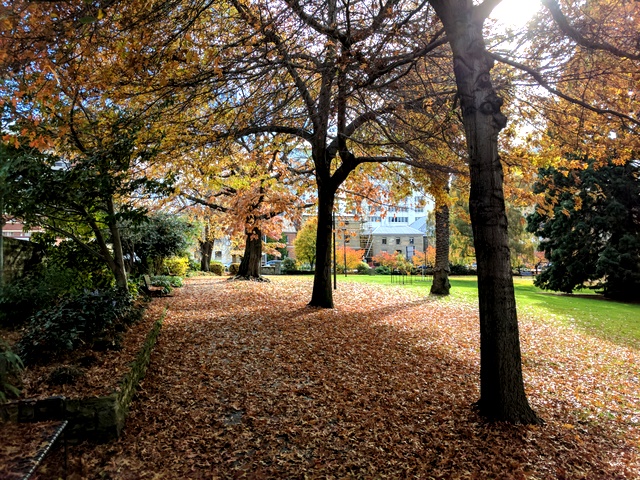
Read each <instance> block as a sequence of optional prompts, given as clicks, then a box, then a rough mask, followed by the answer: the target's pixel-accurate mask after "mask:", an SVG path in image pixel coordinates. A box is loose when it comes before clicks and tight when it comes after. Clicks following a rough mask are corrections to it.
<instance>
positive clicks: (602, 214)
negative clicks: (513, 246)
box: [528, 160, 640, 300]
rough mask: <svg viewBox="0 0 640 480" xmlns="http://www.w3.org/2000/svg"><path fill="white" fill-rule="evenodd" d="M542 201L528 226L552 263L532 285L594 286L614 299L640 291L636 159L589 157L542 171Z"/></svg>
mask: <svg viewBox="0 0 640 480" xmlns="http://www.w3.org/2000/svg"><path fill="white" fill-rule="evenodd" d="M534 189H535V192H536V193H542V192H544V193H545V201H546V203H547V204H548V205H552V208H549V209H544V208H542V207H541V206H540V205H539V206H538V208H537V209H536V213H534V214H532V215H530V216H529V217H528V229H529V231H530V232H533V233H535V234H536V235H538V236H539V237H541V238H542V240H541V243H540V249H541V250H543V251H544V252H545V256H546V257H547V259H548V260H549V261H550V266H549V268H548V269H546V270H545V271H544V272H542V274H540V275H539V276H538V277H537V279H536V285H537V286H539V287H541V288H544V289H549V290H558V291H561V292H567V293H571V292H573V291H574V290H575V289H578V288H583V287H589V288H595V289H598V290H600V291H602V293H603V294H604V295H605V296H607V297H609V298H613V299H619V300H628V299H633V298H637V296H638V291H640V162H638V161H637V160H634V161H632V162H630V163H628V164H626V165H615V164H614V163H613V162H610V163H609V164H608V165H606V166H604V167H597V166H595V165H594V164H593V162H591V163H590V165H589V167H588V168H586V169H584V170H572V171H569V172H566V171H558V170H555V169H545V170H542V171H541V172H540V180H539V181H538V182H537V183H536V185H535V187H534Z"/></svg>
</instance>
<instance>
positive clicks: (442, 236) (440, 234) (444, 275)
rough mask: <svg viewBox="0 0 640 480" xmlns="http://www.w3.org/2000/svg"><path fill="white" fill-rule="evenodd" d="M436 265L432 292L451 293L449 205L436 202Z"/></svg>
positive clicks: (436, 293) (437, 293)
mask: <svg viewBox="0 0 640 480" xmlns="http://www.w3.org/2000/svg"><path fill="white" fill-rule="evenodd" d="M435 213H436V265H435V268H434V270H433V283H432V284H431V294H433V295H449V290H451V283H449V271H450V270H449V205H447V204H446V203H445V202H442V203H440V202H437V203H436V212H435Z"/></svg>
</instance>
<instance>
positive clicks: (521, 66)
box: [489, 53, 640, 125]
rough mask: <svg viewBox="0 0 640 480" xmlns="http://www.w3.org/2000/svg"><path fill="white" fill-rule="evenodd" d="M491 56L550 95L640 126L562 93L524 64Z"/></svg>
mask: <svg viewBox="0 0 640 480" xmlns="http://www.w3.org/2000/svg"><path fill="white" fill-rule="evenodd" d="M489 55H491V57H492V58H494V59H495V60H497V61H499V62H502V63H505V64H507V65H511V66H512V67H514V68H517V69H519V70H522V71H524V72H527V73H528V74H529V75H531V76H532V77H533V78H534V80H535V81H536V82H538V84H539V85H540V86H541V87H542V88H544V89H545V90H547V91H548V92H550V93H553V94H554V95H557V96H558V97H560V98H562V99H563V100H566V101H567V102H571V103H574V104H576V105H580V106H581V107H584V108H586V109H587V110H590V111H592V112H595V113H599V114H601V115H611V116H613V117H617V118H619V119H621V120H626V121H628V122H631V123H633V124H634V125H640V120H638V119H637V118H633V117H630V116H629V115H626V114H624V113H622V112H617V111H615V110H609V109H607V108H598V107H594V106H593V105H589V104H588V103H587V102H584V101H582V100H580V99H577V98H574V97H572V96H570V95H567V94H566V93H563V92H561V91H560V90H558V89H557V88H554V87H552V86H551V85H550V84H549V82H547V81H546V80H545V79H544V77H543V76H542V74H541V73H540V72H539V71H537V70H536V69H534V68H531V67H528V66H526V65H524V64H522V63H519V62H515V61H513V60H509V59H508V58H505V57H502V56H501V55H498V54H497V53H489Z"/></svg>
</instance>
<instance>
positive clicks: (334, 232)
mask: <svg viewBox="0 0 640 480" xmlns="http://www.w3.org/2000/svg"><path fill="white" fill-rule="evenodd" d="M332 216H333V225H332V226H333V228H332V230H333V232H332V233H333V289H334V290H337V289H338V275H337V273H336V266H337V263H338V262H337V261H336V213H335V212H333V213H332Z"/></svg>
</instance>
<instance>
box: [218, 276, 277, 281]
mask: <svg viewBox="0 0 640 480" xmlns="http://www.w3.org/2000/svg"><path fill="white" fill-rule="evenodd" d="M227 281H229V282H235V281H245V282H267V283H269V282H271V280H269V279H268V278H265V277H262V276H258V277H255V276H253V275H236V276H235V277H230V278H229V279H228V280H227Z"/></svg>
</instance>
